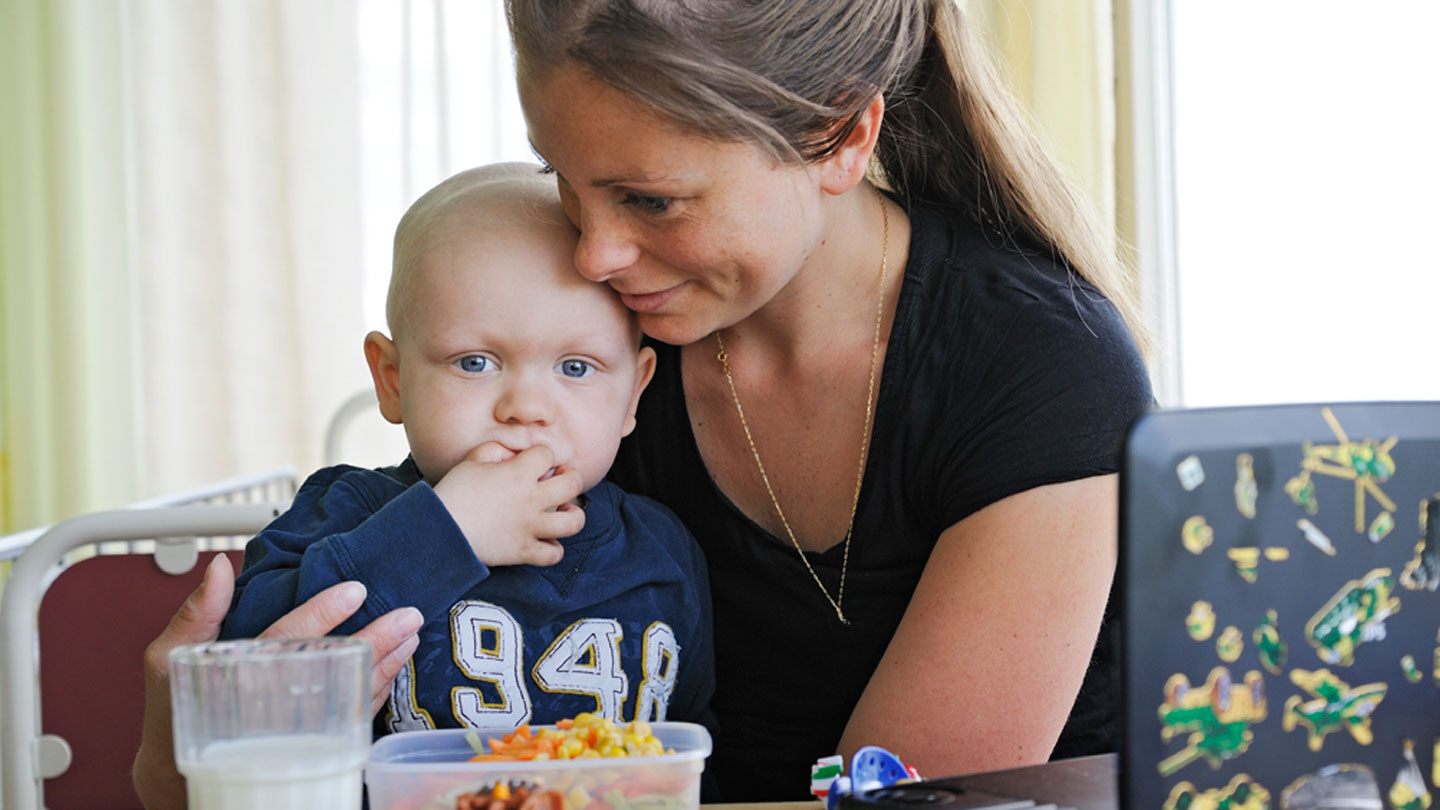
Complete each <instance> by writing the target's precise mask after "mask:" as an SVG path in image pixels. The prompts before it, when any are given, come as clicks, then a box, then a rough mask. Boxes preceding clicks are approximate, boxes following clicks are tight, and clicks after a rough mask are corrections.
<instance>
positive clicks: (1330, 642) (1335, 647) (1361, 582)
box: [1305, 568, 1400, 667]
mask: <svg viewBox="0 0 1440 810" xmlns="http://www.w3.org/2000/svg"><path fill="white" fill-rule="evenodd" d="M1394 589H1395V578H1394V577H1392V576H1391V575H1390V569H1389V568H1376V569H1374V570H1372V571H1370V572H1369V573H1368V574H1366V575H1365V576H1363V577H1361V578H1360V579H1352V580H1350V581H1349V582H1347V583H1345V586H1344V587H1342V588H1341V589H1340V590H1338V591H1336V592H1335V595H1334V596H1332V597H1330V600H1329V601H1328V602H1326V603H1325V604H1324V605H1322V606H1321V607H1320V609H1319V610H1318V611H1316V612H1315V615H1314V616H1311V617H1310V621H1308V622H1306V623H1305V640H1306V641H1309V642H1310V646H1312V647H1314V648H1315V654H1316V655H1318V656H1320V660H1321V661H1324V662H1325V663H1327V664H1339V665H1340V666H1346V667H1348V666H1350V665H1351V664H1353V663H1355V648H1356V647H1358V646H1359V645H1360V644H1363V643H1364V642H1367V641H1374V640H1376V639H1382V638H1384V637H1385V620H1386V619H1388V618H1390V616H1391V615H1393V614H1395V613H1398V612H1399V611H1400V600H1399V599H1398V598H1396V597H1395V596H1394V595H1393V594H1394Z"/></svg>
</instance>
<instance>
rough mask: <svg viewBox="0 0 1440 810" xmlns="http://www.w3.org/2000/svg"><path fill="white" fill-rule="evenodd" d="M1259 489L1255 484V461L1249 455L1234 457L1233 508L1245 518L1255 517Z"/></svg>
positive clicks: (1242, 454) (1243, 454)
mask: <svg viewBox="0 0 1440 810" xmlns="http://www.w3.org/2000/svg"><path fill="white" fill-rule="evenodd" d="M1259 497H1260V488H1259V487H1258V486H1256V484H1255V459H1254V458H1252V457H1251V456H1250V454H1249V453H1241V454H1240V455H1238V456H1236V457H1235V508H1236V509H1238V510H1240V514H1242V515H1244V516H1245V517H1247V518H1253V517H1255V501H1256V499H1258V498H1259Z"/></svg>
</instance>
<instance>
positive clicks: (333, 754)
mask: <svg viewBox="0 0 1440 810" xmlns="http://www.w3.org/2000/svg"><path fill="white" fill-rule="evenodd" d="M365 756H366V749H365V747H363V746H359V747H357V745H356V742H355V740H354V738H350V737H334V736H324V735H320V734H295V735H274V736H264V737H249V738H246V739H243V740H226V741H224V742H216V743H211V744H210V745H208V746H206V747H205V748H204V750H202V751H201V752H200V760H199V761H198V762H191V763H185V764H182V765H180V772H181V773H183V774H185V781H186V783H187V784H188V786H189V796H190V808H191V810H242V808H245V809H246V810H254V808H261V809H262V810H315V808H339V810H351V809H352V808H353V810H359V808H360V786H361V781H362V775H363V773H364V768H365Z"/></svg>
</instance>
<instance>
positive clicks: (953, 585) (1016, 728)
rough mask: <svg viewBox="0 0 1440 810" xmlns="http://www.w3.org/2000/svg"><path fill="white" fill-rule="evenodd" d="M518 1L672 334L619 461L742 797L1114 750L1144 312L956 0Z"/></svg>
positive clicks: (560, 119)
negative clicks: (674, 574) (697, 607)
mask: <svg viewBox="0 0 1440 810" xmlns="http://www.w3.org/2000/svg"><path fill="white" fill-rule="evenodd" d="M507 8H508V11H509V14H510V22H511V29H512V35H513V38H514V41H515V46H516V52H517V70H518V75H519V79H520V94H521V101H522V106H523V107H524V110H525V115H526V120H527V123H528V126H529V130H530V137H531V141H532V143H533V145H534V147H535V150H536V152H537V154H538V155H539V157H540V158H542V159H543V160H544V161H545V162H546V164H547V165H548V167H549V169H550V170H552V171H553V172H554V173H555V176H556V180H557V183H558V185H559V189H560V193H561V197H562V200H563V202H564V204H565V208H566V211H567V213H568V215H569V216H570V218H571V219H572V220H573V221H574V222H575V224H576V225H577V226H578V227H579V228H580V230H581V240H580V244H579V247H578V249H577V251H576V257H575V258H576V264H577V266H578V267H579V269H580V271H581V272H582V273H584V274H585V275H586V276H588V277H590V278H592V279H595V280H597V281H604V282H606V283H608V284H610V285H611V286H612V287H614V288H615V289H616V290H617V291H619V292H620V293H621V295H622V299H623V300H624V301H625V303H626V305H627V306H629V307H630V308H631V309H633V310H634V311H635V312H637V313H638V314H639V317H640V320H641V324H642V326H643V327H644V329H645V331H646V332H647V334H648V335H649V336H650V337H652V338H654V339H655V340H656V341H658V342H659V343H657V344H656V346H657V349H658V350H659V351H660V355H661V361H660V368H659V371H658V372H657V374H656V378H655V382H654V384H653V385H652V387H651V390H650V391H649V392H647V394H646V397H645V398H644V400H643V401H642V405H641V408H642V413H641V415H640V419H639V424H640V427H639V428H638V430H637V431H636V433H635V434H634V436H632V437H631V440H630V441H629V442H628V443H627V445H626V446H625V447H623V448H622V453H621V458H620V459H619V460H618V461H617V465H616V469H615V471H614V473H613V477H614V478H615V479H616V480H617V482H618V483H620V484H621V485H622V486H624V487H626V488H627V489H630V490H631V491H635V492H639V493H642V494H647V495H651V496H652V497H655V498H657V499H659V500H661V501H662V502H664V503H665V504H666V505H668V506H670V507H671V508H672V509H674V510H675V511H676V512H677V513H679V514H680V516H681V517H682V519H684V520H685V521H686V522H687V524H688V525H690V527H691V529H692V531H694V533H695V534H696V536H697V538H698V539H699V540H700V542H701V545H702V546H703V547H704V549H705V552H706V556H707V560H708V564H709V567H710V572H711V590H712V594H713V596H714V599H715V639H716V656H717V683H718V691H717V694H716V698H715V702H714V708H715V710H716V713H717V715H718V716H719V721H720V728H719V731H718V734H717V738H716V745H715V753H714V756H713V757H712V758H711V760H710V763H709V765H708V766H707V767H708V768H709V769H711V770H713V772H714V773H715V775H716V777H717V779H718V782H719V785H720V790H721V794H722V796H723V798H724V799H726V800H728V801H747V800H757V799H766V800H774V799H785V798H796V797H803V796H804V795H805V791H806V784H807V776H808V773H809V765H810V764H812V763H813V762H814V760H815V759H816V758H817V757H819V756H824V755H828V754H832V753H836V752H840V753H843V754H845V755H847V756H848V755H849V754H850V753H851V752H853V751H854V750H855V749H856V748H857V747H859V746H861V745H867V744H873V745H881V746H884V747H886V748H889V749H891V750H893V751H895V752H897V753H899V754H900V755H901V757H902V758H903V759H904V760H905V761H906V762H908V763H909V764H911V765H913V766H915V767H916V768H917V769H918V770H919V771H920V772H921V773H923V774H928V775H932V776H935V775H941V774H950V773H960V772H966V771H974V770H984V769H992V768H1000V767H1009V766H1017V765H1023V764H1029V763H1035V762H1041V761H1044V760H1045V759H1047V758H1048V757H1050V756H1052V755H1053V756H1057V757H1058V756H1073V755H1078V754H1084V753H1093V752H1097V751H1104V750H1113V746H1114V742H1115V734H1116V720H1117V717H1116V711H1117V709H1118V706H1117V701H1116V695H1115V691H1114V690H1115V689H1116V688H1118V685H1117V684H1116V683H1115V673H1114V672H1113V667H1112V665H1113V663H1114V662H1113V656H1114V648H1113V645H1112V641H1111V638H1110V634H1109V632H1102V620H1103V617H1104V614H1105V608H1106V604H1107V595H1108V593H1109V588H1110V583H1111V580H1112V576H1113V572H1114V566H1115V536H1116V512H1117V506H1116V504H1117V497H1116V482H1115V475H1114V473H1115V471H1116V467H1117V463H1118V455H1119V447H1120V441H1121V438H1122V435H1123V432H1124V430H1125V429H1126V427H1128V425H1129V423H1130V421H1131V420H1132V419H1133V418H1134V417H1135V416H1136V415H1138V414H1139V413H1140V412H1141V411H1143V410H1144V409H1145V408H1146V407H1148V405H1149V404H1150V402H1151V396H1150V392H1149V388H1148V383H1147V379H1146V375H1145V370H1144V366H1143V363H1142V361H1141V359H1140V353H1139V351H1138V350H1137V348H1136V343H1135V340H1134V339H1133V338H1132V335H1131V332H1130V330H1129V329H1127V322H1128V323H1129V324H1131V325H1132V327H1133V325H1134V324H1135V323H1136V318H1135V317H1134V311H1133V306H1132V304H1131V303H1130V298H1129V296H1128V295H1127V294H1126V292H1125V291H1124V290H1123V288H1122V285H1121V283H1120V278H1121V274H1120V271H1119V269H1118V267H1117V266H1116V263H1115V261H1114V258H1113V256H1112V253H1111V251H1110V249H1109V247H1108V240H1107V238H1106V237H1105V236H1104V235H1103V234H1101V233H1100V231H1099V230H1098V229H1097V228H1096V227H1095V225H1094V219H1093V217H1091V216H1089V215H1087V213H1086V212H1085V208H1084V206H1083V204H1082V203H1081V202H1080V199H1081V198H1080V197H1079V196H1078V195H1077V194H1076V193H1075V192H1074V191H1073V190H1072V189H1071V188H1070V186H1069V185H1067V184H1066V183H1065V182H1064V180H1063V179H1062V178H1061V175H1060V173H1059V172H1058V171H1057V169H1056V167H1055V166H1054V164H1053V163H1052V162H1051V161H1050V160H1049V159H1048V158H1047V157H1046V156H1045V154H1044V152H1043V150H1042V149H1041V148H1040V147H1039V145H1038V144H1037V142H1036V141H1035V139H1034V137H1033V136H1032V135H1031V134H1030V133H1029V132H1028V131H1027V129H1026V128H1025V126H1024V125H1023V122H1022V119H1021V117H1020V115H1019V113H1018V112H1017V111H1016V109H1015V108H1014V105H1013V102H1012V101H1011V100H1010V99H1009V98H1008V97H1007V96H1006V94H1005V92H1004V91H1003V90H1002V88H1001V86H1000V85H999V83H998V82H997V81H996V79H995V77H994V75H993V73H992V72H991V70H990V68H989V66H988V65H987V63H986V61H985V59H984V58H983V56H982V54H981V52H980V50H979V48H978V47H976V46H975V45H974V43H973V42H972V41H971V40H970V39H969V35H968V33H967V31H966V29H965V25H964V20H963V19H962V18H961V15H960V13H959V11H958V10H957V9H956V8H955V6H954V5H953V3H952V0H788V2H772V3H755V2H742V0H708V1H707V2H698V1H697V2H689V3H678V2H662V1H661V0H613V1H612V2H597V1H594V0H564V1H563V2H562V0H507ZM872 158H873V159H874V160H873V161H872ZM881 188H883V189H885V191H884V192H882V191H880V189H881ZM1105 626H1106V627H1108V625H1105ZM1097 638H1098V640H1099V643H1098V644H1097V643H1096V642H1097ZM1092 651H1093V652H1094V662H1093V665H1092ZM1077 696H1078V698H1077ZM1067 720H1068V722H1067ZM142 795H143V794H142Z"/></svg>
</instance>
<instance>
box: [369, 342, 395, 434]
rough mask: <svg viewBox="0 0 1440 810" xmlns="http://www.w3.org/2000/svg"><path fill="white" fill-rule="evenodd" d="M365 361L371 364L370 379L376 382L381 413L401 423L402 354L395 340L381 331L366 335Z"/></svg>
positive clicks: (376, 395) (388, 419) (393, 421)
mask: <svg viewBox="0 0 1440 810" xmlns="http://www.w3.org/2000/svg"><path fill="white" fill-rule="evenodd" d="M365 362H366V363H368V364H369V366H370V379H371V380H373V381H374V383H375V398H376V399H378V400H379V401H380V415H381V416H383V417H385V420H386V421H387V422H391V423H393V424H396V425H398V424H400V355H399V353H398V352H397V351H396V349H395V341H393V340H391V339H390V338H388V337H385V336H384V335H382V334H380V333H379V332H371V333H370V334H368V335H366V336H365Z"/></svg>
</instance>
